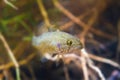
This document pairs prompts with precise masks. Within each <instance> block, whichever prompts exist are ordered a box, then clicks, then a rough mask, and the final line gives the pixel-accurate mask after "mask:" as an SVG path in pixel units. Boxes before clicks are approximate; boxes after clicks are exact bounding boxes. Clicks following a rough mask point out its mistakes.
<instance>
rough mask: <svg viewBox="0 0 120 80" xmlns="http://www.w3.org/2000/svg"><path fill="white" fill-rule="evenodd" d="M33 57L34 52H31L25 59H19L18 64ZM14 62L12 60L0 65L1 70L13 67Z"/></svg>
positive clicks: (23, 63)
mask: <svg viewBox="0 0 120 80" xmlns="http://www.w3.org/2000/svg"><path fill="white" fill-rule="evenodd" d="M34 57H35V54H34V53H32V54H31V55H29V56H28V57H27V58H26V59H23V60H21V61H19V62H18V63H19V65H25V64H27V63H28V62H29V61H30V60H31V59H33V58H34ZM13 66H14V64H13V63H12V62H9V63H7V64H4V65H0V70H3V69H9V68H11V67H13Z"/></svg>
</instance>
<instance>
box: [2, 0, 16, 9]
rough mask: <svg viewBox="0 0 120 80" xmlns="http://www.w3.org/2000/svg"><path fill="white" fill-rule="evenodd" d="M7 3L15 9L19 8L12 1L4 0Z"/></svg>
mask: <svg viewBox="0 0 120 80" xmlns="http://www.w3.org/2000/svg"><path fill="white" fill-rule="evenodd" d="M3 1H4V2H5V3H6V4H8V5H9V6H11V7H12V8H14V9H15V10H18V8H17V7H16V6H14V5H13V4H12V3H10V2H9V1H8V0H3Z"/></svg>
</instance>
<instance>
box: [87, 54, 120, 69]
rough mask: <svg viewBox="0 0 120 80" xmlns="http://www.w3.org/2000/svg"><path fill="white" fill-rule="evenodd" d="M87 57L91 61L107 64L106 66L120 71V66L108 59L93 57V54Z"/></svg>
mask: <svg viewBox="0 0 120 80" xmlns="http://www.w3.org/2000/svg"><path fill="white" fill-rule="evenodd" d="M88 56H89V57H90V58H91V59H93V60H96V61H99V62H103V63H107V64H110V65H112V66H114V67H117V68H119V69H120V65H119V64H118V63H116V62H114V61H112V60H109V59H106V58H102V57H99V56H95V55H93V54H91V53H90V54H88Z"/></svg>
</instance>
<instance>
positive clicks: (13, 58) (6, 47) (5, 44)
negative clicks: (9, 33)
mask: <svg viewBox="0 0 120 80" xmlns="http://www.w3.org/2000/svg"><path fill="white" fill-rule="evenodd" d="M0 39H1V41H2V42H3V44H4V47H5V49H6V51H7V52H8V55H9V57H10V59H11V60H12V62H13V63H14V66H15V69H16V77H17V80H20V70H19V64H18V62H17V60H16V59H15V57H14V55H13V52H12V51H11V49H10V47H9V46H8V44H7V42H6V40H5V38H4V36H3V35H2V33H0Z"/></svg>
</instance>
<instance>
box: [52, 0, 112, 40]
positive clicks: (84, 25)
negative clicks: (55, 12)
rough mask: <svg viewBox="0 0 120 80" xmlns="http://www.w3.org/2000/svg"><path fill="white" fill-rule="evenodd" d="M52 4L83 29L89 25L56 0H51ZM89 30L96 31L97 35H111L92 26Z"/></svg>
mask: <svg viewBox="0 0 120 80" xmlns="http://www.w3.org/2000/svg"><path fill="white" fill-rule="evenodd" d="M53 3H54V5H55V6H56V7H57V8H58V9H60V10H61V11H62V12H63V13H64V14H65V15H66V16H67V17H68V18H70V19H71V20H72V21H73V22H74V23H76V24H78V25H79V26H81V27H82V28H83V29H85V28H86V27H88V26H89V25H87V24H85V23H84V22H82V21H81V20H80V19H78V18H77V17H75V16H74V15H73V14H72V13H70V12H69V11H68V10H67V9H65V8H64V7H63V6H62V5H61V4H60V3H59V2H58V0H53ZM91 31H92V32H93V33H97V35H99V36H103V37H105V38H108V39H111V38H112V36H111V35H109V34H106V33H103V32H102V31H100V30H96V29H94V28H91Z"/></svg>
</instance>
